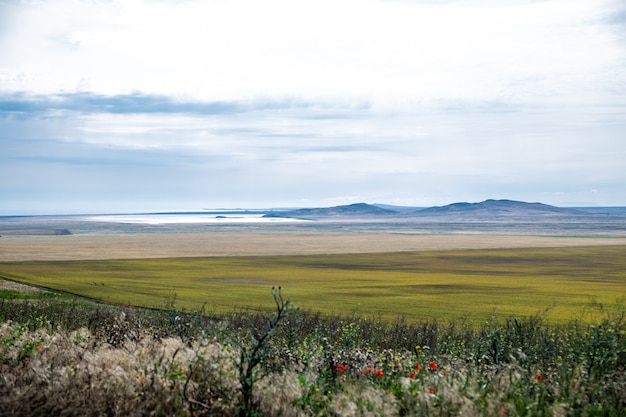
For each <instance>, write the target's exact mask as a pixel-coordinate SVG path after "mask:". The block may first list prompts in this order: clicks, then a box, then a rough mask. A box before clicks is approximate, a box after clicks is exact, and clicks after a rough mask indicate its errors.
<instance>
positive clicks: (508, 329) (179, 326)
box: [0, 297, 626, 416]
mask: <svg viewBox="0 0 626 417" xmlns="http://www.w3.org/2000/svg"><path fill="white" fill-rule="evenodd" d="M277 305H278V304H277ZM162 307H163V309H161V310H147V309H137V308H130V307H120V306H106V305H99V304H93V303H89V302H83V301H80V300H74V301H68V300H60V299H54V298H47V299H43V300H36V301H33V300H0V322H1V323H2V324H1V325H0V415H3V416H18V415H19V416H23V415H76V416H78V415H112V416H118V415H119V416H135V415H136V416H139V415H163V416H171V415H180V416H200V415H225V416H235V415H268V416H316V415H340V416H355V415H370V416H379V415H410V416H452V415H468V416H474V415H475V416H505V415H506V416H549V415H550V416H552V415H554V416H625V415H626V411H625V410H626V321H625V318H626V316H625V315H624V312H623V311H622V312H616V311H614V310H612V311H611V312H610V313H607V314H606V315H604V317H602V318H598V319H597V320H596V321H593V322H589V321H581V320H572V321H570V322H568V323H565V324H558V325H557V324H553V323H551V324H547V323H546V322H545V321H544V318H543V317H542V316H540V315H537V316H532V317H526V318H511V319H509V320H487V321H485V322H483V323H482V324H481V325H479V326H476V325H472V326H468V325H466V324H465V323H463V322H437V321H423V322H407V321H404V320H396V321H388V320H379V319H376V318H372V317H362V316H356V315H354V316H334V317H329V316H322V315H320V314H316V313H312V312H307V311H296V310H290V311H289V314H283V313H281V309H280V306H279V308H278V310H277V312H278V314H275V315H274V316H273V317H274V318H276V317H278V316H280V320H278V321H272V319H271V318H270V320H269V321H268V317H269V313H265V312H253V313H250V312H249V313H242V312H238V313H235V312H232V313H224V314H206V312H202V311H185V310H183V309H179V308H177V306H176V300H175V298H174V297H170V298H168V299H167V300H166V302H164V303H163V305H162ZM285 313H286V310H285ZM268 323H270V324H269V327H268ZM264 335H265V336H264ZM260 340H262V341H261V342H259V341H260ZM255 343H256V345H255ZM255 346H256V347H257V348H262V350H263V354H262V355H258V356H254V355H253V354H252V353H251V348H252V349H254V347H255ZM253 356H254V362H255V366H254V368H253V369H252V371H251V372H250V373H249V374H248V373H247V369H250V368H245V367H244V368H242V364H244V363H245V361H249V360H250V359H251V358H253ZM242 372H243V373H242ZM242 375H243V376H244V377H245V378H243V379H242ZM246 378H249V379H246ZM246 381H247V382H246ZM244 383H249V386H250V389H251V391H250V393H249V395H250V397H249V398H245V395H247V394H244V393H245V390H244V389H242V388H243V384H244Z"/></svg>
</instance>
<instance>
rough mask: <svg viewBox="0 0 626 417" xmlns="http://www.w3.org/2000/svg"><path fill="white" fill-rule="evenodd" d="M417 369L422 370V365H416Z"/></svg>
mask: <svg viewBox="0 0 626 417" xmlns="http://www.w3.org/2000/svg"><path fill="white" fill-rule="evenodd" d="M415 370H416V371H417V372H419V371H421V370H422V365H420V364H419V363H418V364H417V365H415Z"/></svg>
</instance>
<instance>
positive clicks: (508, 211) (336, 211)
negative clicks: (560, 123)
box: [264, 199, 590, 219]
mask: <svg viewBox="0 0 626 417" xmlns="http://www.w3.org/2000/svg"><path fill="white" fill-rule="evenodd" d="M381 206H383V207H381ZM388 207H390V206H386V207H385V206H384V205H375V204H367V203H354V204H348V205H340V206H333V207H319V208H302V209H295V210H290V211H285V212H272V213H268V214H266V215H265V216H264V217H288V218H302V219H324V218H344V219H345V218H364V217H375V218H396V217H398V218H406V217H430V216H433V217H446V216H448V217H455V218H458V217H464V216H466V217H477V218H484V217H528V216H539V215H542V216H548V215H550V216H585V215H590V214H589V213H586V212H584V211H581V210H576V209H573V208H564V207H556V206H551V205H549V204H544V203H538V202H534V203H528V202H524V201H516V200H507V199H501V200H495V199H488V200H485V201H481V202H478V203H467V202H458V203H452V204H448V205H445V206H433V207H427V208H422V209H416V210H402V209H396V210H392V209H390V208H388Z"/></svg>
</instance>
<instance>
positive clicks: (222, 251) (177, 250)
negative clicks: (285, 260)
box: [0, 231, 626, 262]
mask: <svg viewBox="0 0 626 417" xmlns="http://www.w3.org/2000/svg"><path fill="white" fill-rule="evenodd" d="M596 245H626V237H611V238H607V237H550V236H504V235H457V234H450V235H422V234H387V233H337V232H315V231H311V232H284V231H272V232H211V233H176V234H154V235H123V236H38V237H27V236H8V237H7V236H3V237H2V238H0V262H1V261H34V260H86V259H140V258H142V259H143V258H173V257H204V256H251V255H252V256H254V255H262V256H266V255H309V254H333V253H369V252H399V251H423V250H456V249H496V248H528V247H567V246H596Z"/></svg>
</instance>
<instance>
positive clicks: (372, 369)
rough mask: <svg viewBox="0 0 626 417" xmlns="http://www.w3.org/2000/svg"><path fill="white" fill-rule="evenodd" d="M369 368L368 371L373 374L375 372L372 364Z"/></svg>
mask: <svg viewBox="0 0 626 417" xmlns="http://www.w3.org/2000/svg"><path fill="white" fill-rule="evenodd" d="M367 370H368V372H369V373H370V374H373V373H374V368H372V367H371V366H370V367H369V368H367Z"/></svg>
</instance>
